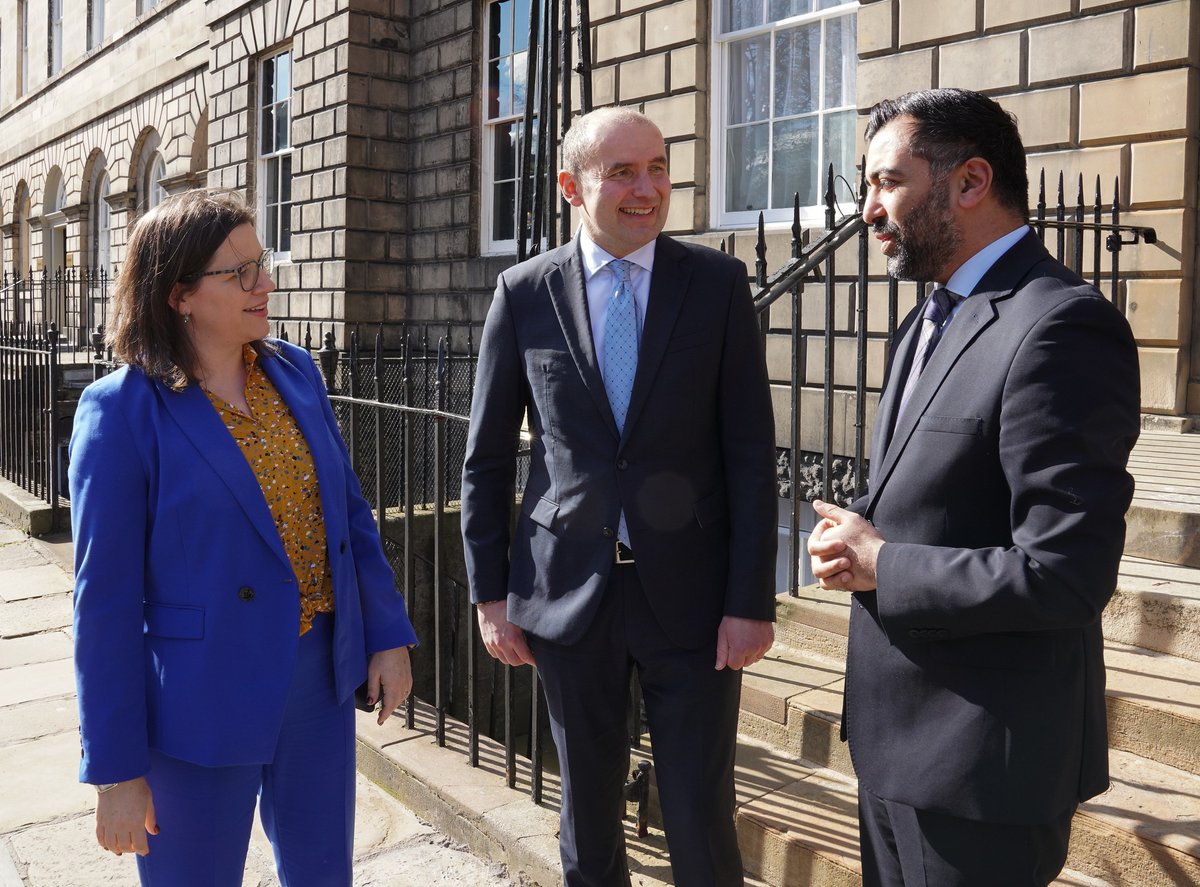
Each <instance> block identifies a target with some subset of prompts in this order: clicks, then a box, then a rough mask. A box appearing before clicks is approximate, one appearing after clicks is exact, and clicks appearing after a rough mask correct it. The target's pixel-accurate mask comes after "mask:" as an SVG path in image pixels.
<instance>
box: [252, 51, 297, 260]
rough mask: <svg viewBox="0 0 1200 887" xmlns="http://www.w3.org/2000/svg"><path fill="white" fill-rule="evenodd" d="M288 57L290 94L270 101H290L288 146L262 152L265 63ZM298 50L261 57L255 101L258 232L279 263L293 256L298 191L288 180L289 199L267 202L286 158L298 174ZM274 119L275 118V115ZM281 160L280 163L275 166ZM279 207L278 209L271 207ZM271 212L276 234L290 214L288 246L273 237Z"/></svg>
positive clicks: (275, 104) (293, 171) (288, 103)
mask: <svg viewBox="0 0 1200 887" xmlns="http://www.w3.org/2000/svg"><path fill="white" fill-rule="evenodd" d="M285 55H286V56H287V57H288V92H287V96H286V97H284V98H280V97H278V96H275V98H274V100H273V101H272V102H271V104H272V105H273V106H274V107H275V108H276V109H278V108H279V106H280V105H282V104H285V103H286V104H287V113H288V125H287V141H288V143H287V146H286V147H285V148H278V147H276V148H275V150H272V151H269V152H266V153H264V152H263V150H262V149H263V133H262V131H261V130H262V118H263V112H264V111H265V110H266V107H265V106H266V64H267V62H273V61H275V60H276V59H279V58H282V57H283V56H285ZM295 70H296V66H295V53H294V52H293V51H292V47H291V46H284V47H280V48H279V49H276V50H275V51H273V52H272V53H271V54H270V55H265V56H263V57H261V58H260V59H259V60H258V95H257V100H256V101H255V115H256V116H255V120H256V125H255V127H254V157H255V203H256V204H257V206H256V209H257V212H258V234H259V237H260V238H261V239H262V244H263V246H264V247H266V248H267V249H270V250H273V251H274V254H275V255H274V259H275V262H276V264H278V263H279V262H289V261H291V258H292V253H291V239H290V238H291V234H292V229H291V217H290V214H291V210H292V207H293V206H295V194H294V193H293V191H292V189H291V183H290V180H289V186H288V200H287V201H286V203H285V202H284V201H283V200H282V199H280V200H279V201H278V202H276V203H275V204H272V205H271V206H270V207H269V206H268V205H267V180H268V178H270V177H272V176H278V180H277V184H278V185H279V186H280V187H282V184H283V178H282V177H283V175H284V166H285V161H286V165H287V167H288V169H290V170H291V175H292V176H294V175H295V166H294V161H293V154H294V153H295V148H294V146H293V144H292V120H293V119H294V116H293V113H292V104H293V102H294V101H295V92H294V90H293V89H292V87H293V84H294V82H295ZM272 119H274V118H272ZM276 164H278V167H276ZM272 207H277V209H272ZM268 212H276V213H277V215H276V218H275V221H276V229H275V230H276V234H278V233H279V232H280V231H282V224H283V219H284V213H287V214H288V220H287V221H288V237H289V240H288V248H287V249H284V248H283V243H282V241H280V240H279V239H278V237H275V238H272V237H270V236H268V232H267V214H268Z"/></svg>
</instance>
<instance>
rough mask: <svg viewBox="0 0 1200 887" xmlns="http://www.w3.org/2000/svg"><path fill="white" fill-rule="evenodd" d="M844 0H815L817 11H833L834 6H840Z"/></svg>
mask: <svg viewBox="0 0 1200 887" xmlns="http://www.w3.org/2000/svg"><path fill="white" fill-rule="evenodd" d="M845 2H846V0H817V9H833V7H835V6H841V5H843V4H844V3H845Z"/></svg>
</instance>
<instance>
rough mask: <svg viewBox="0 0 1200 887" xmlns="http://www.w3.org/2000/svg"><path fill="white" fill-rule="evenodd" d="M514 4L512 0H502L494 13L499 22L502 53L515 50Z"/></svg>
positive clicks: (505, 53) (506, 53)
mask: <svg viewBox="0 0 1200 887" xmlns="http://www.w3.org/2000/svg"><path fill="white" fill-rule="evenodd" d="M512 8H513V4H512V0H500V2H499V3H497V4H496V6H495V11H494V13H493V14H494V15H495V16H496V19H497V20H498V22H499V25H500V29H499V31H500V32H499V35H498V36H499V39H500V53H499V54H500V55H508V54H509V53H511V52H512V51H513V21H512V17H513V9H512Z"/></svg>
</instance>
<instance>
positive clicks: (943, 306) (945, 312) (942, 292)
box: [925, 286, 962, 326]
mask: <svg viewBox="0 0 1200 887" xmlns="http://www.w3.org/2000/svg"><path fill="white" fill-rule="evenodd" d="M961 301H962V296H960V295H959V294H958V293H952V292H950V290H948V289H946V288H945V287H944V286H939V287H938V288H937V289H935V290H934V291H933V297H932V298H931V299H930V300H929V304H928V305H926V306H925V319H926V320H932V321H933V322H934V323H936V324H937V325H938V326H941V325H942V324H943V323H945V322H946V318H947V317H949V316H950V312H951V311H953V310H954V306H955V305H957V304H958V303H959V302H961Z"/></svg>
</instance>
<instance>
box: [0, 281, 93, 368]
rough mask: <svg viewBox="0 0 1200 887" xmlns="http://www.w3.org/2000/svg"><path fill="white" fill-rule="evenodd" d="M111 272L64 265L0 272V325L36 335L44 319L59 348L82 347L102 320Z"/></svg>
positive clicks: (24, 333) (89, 339) (42, 327)
mask: <svg viewBox="0 0 1200 887" xmlns="http://www.w3.org/2000/svg"><path fill="white" fill-rule="evenodd" d="M112 282H113V279H112V276H111V274H110V273H109V271H108V270H107V269H105V268H65V269H59V270H57V271H53V272H51V271H45V270H43V271H29V272H28V273H26V274H25V275H23V276H18V275H14V274H8V273H5V274H4V275H3V276H0V325H2V326H3V327H4V328H5V329H7V330H9V331H10V332H15V333H20V334H22V335H39V334H40V333H41V332H42V331H44V330H45V329H46V327H47V326H49V325H50V324H54V325H55V326H56V327H57V328H58V331H59V343H60V347H75V348H81V349H86V348H87V347H88V345H89V344H90V342H91V336H92V331H93V330H95V329H96V328H97V327H102V326H104V325H106V324H107V322H108V314H109V293H110V290H111V288H112Z"/></svg>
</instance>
